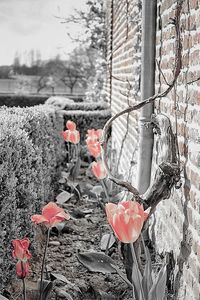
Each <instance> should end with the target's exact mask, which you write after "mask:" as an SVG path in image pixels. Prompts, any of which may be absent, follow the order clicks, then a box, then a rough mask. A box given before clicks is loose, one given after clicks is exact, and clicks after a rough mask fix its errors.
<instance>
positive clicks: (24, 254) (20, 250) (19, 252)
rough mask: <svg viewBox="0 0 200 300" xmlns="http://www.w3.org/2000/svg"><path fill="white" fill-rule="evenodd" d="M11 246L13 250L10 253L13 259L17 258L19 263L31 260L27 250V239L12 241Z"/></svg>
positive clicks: (28, 242) (28, 243)
mask: <svg viewBox="0 0 200 300" xmlns="http://www.w3.org/2000/svg"><path fill="white" fill-rule="evenodd" d="M12 245H13V247H14V250H13V251H12V256H13V258H17V259H18V260H21V261H26V260H27V259H29V258H31V253H30V252H29V250H28V247H29V245H30V241H29V239H27V238H25V239H22V240H18V239H16V240H12Z"/></svg>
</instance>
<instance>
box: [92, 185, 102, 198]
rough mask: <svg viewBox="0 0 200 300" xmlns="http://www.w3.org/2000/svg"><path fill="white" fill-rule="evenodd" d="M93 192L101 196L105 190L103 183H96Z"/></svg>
mask: <svg viewBox="0 0 200 300" xmlns="http://www.w3.org/2000/svg"><path fill="white" fill-rule="evenodd" d="M90 192H91V193H93V194H95V195H98V196H100V195H101V193H102V192H103V188H102V186H101V185H96V186H94V187H93V189H92V190H91V191H90Z"/></svg>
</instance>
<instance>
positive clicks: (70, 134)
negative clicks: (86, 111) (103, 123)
mask: <svg viewBox="0 0 200 300" xmlns="http://www.w3.org/2000/svg"><path fill="white" fill-rule="evenodd" d="M62 136H63V138H64V140H65V141H66V142H70V143H72V144H78V143H79V142H80V133H79V131H78V130H73V131H71V130H65V131H63V132H62Z"/></svg>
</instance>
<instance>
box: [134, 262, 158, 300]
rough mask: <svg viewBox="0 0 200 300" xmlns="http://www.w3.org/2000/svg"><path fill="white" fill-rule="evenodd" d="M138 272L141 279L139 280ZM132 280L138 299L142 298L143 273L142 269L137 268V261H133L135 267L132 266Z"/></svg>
mask: <svg viewBox="0 0 200 300" xmlns="http://www.w3.org/2000/svg"><path fill="white" fill-rule="evenodd" d="M137 272H138V275H139V281H138V275H137ZM132 282H133V285H134V292H135V297H136V300H142V294H141V286H142V275H141V272H140V270H139V269H137V266H136V264H135V263H133V267H132ZM154 300H155V299H154Z"/></svg>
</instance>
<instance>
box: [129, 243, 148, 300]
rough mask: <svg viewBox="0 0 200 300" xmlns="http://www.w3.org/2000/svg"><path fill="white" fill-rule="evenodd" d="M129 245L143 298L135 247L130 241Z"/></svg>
mask: <svg viewBox="0 0 200 300" xmlns="http://www.w3.org/2000/svg"><path fill="white" fill-rule="evenodd" d="M130 246H131V253H132V257H133V263H134V264H135V266H136V270H137V272H136V273H137V279H138V283H139V285H140V290H141V295H142V299H143V300H145V296H144V291H143V287H142V284H141V280H140V270H139V266H138V261H137V257H136V254H135V248H134V246H133V243H130Z"/></svg>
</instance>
